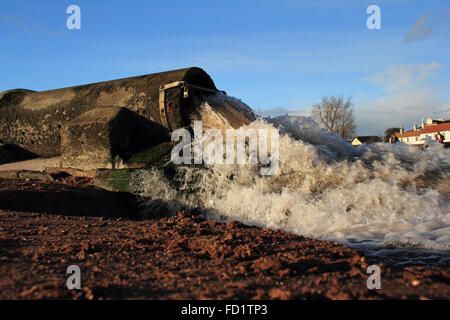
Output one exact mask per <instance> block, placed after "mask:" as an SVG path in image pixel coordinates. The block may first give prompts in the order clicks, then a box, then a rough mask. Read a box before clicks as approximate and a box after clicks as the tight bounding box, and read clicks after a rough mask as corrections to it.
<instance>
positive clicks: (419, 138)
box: [396, 118, 450, 146]
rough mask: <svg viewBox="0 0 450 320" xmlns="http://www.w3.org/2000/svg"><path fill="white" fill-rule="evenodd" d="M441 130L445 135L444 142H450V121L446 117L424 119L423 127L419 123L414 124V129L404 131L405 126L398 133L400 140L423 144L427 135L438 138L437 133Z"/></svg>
mask: <svg viewBox="0 0 450 320" xmlns="http://www.w3.org/2000/svg"><path fill="white" fill-rule="evenodd" d="M438 132H440V133H441V134H442V135H443V136H444V143H445V144H449V143H450V121H449V120H447V121H446V120H444V119H437V120H433V119H431V118H429V119H427V121H426V123H425V122H424V121H422V128H418V127H417V124H415V125H414V129H413V130H411V131H406V132H404V131H403V127H402V129H401V130H400V132H399V133H396V136H397V138H398V139H399V141H400V142H404V143H408V144H411V145H417V146H420V145H423V143H424V142H425V139H426V138H427V137H431V139H433V140H434V139H435V138H436V134H437V133H438Z"/></svg>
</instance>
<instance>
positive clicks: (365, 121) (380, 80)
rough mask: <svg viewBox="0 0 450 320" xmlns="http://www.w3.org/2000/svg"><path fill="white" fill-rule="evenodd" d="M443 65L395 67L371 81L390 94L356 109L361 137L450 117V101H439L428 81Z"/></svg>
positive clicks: (437, 93)
mask: <svg viewBox="0 0 450 320" xmlns="http://www.w3.org/2000/svg"><path fill="white" fill-rule="evenodd" d="M441 68H442V65H440V64H439V63H436V62H433V63H428V64H403V65H391V66H389V67H387V68H386V69H385V70H384V71H382V72H379V73H377V74H375V75H374V76H373V77H371V78H368V79H366V80H369V81H370V82H372V83H374V84H382V85H383V90H385V91H387V93H386V95H384V96H382V97H380V98H378V99H377V100H374V101H368V102H365V103H363V104H360V105H359V106H358V108H357V109H356V110H355V116H356V122H357V125H358V128H357V130H358V134H383V132H384V130H385V129H387V128H389V127H400V126H402V125H403V126H404V128H405V129H409V128H411V127H412V126H413V125H414V123H418V124H419V125H420V122H421V121H422V118H428V117H433V118H437V117H444V118H447V119H448V118H449V117H450V101H445V100H443V99H439V98H438V96H439V92H438V90H436V88H434V87H433V86H432V85H431V84H430V83H429V82H428V81H427V80H428V79H429V78H430V77H434V76H437V75H438V72H439V70H440V69H441Z"/></svg>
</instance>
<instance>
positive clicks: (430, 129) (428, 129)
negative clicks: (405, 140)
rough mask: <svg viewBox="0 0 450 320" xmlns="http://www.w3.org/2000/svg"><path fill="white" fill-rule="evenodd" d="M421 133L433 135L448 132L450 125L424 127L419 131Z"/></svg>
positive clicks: (441, 124)
mask: <svg viewBox="0 0 450 320" xmlns="http://www.w3.org/2000/svg"><path fill="white" fill-rule="evenodd" d="M420 131H421V133H433V132H438V131H450V123H440V124H433V125H431V126H425V128H423V129H422V130H420Z"/></svg>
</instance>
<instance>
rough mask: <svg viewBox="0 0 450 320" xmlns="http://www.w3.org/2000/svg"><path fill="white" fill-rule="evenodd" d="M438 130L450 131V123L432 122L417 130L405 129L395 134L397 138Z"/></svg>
mask: <svg viewBox="0 0 450 320" xmlns="http://www.w3.org/2000/svg"><path fill="white" fill-rule="evenodd" d="M438 131H439V132H440V131H450V123H440V124H433V125H430V126H425V128H423V129H420V130H417V131H406V132H404V133H400V132H397V133H396V134H395V135H396V136H397V138H407V137H415V136H418V135H420V134H422V133H435V132H438Z"/></svg>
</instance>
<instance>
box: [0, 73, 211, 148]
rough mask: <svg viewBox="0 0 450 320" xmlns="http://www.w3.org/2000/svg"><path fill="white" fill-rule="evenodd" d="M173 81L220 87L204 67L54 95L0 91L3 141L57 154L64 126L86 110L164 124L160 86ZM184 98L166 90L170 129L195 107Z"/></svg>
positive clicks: (182, 122)
mask: <svg viewBox="0 0 450 320" xmlns="http://www.w3.org/2000/svg"><path fill="white" fill-rule="evenodd" d="M175 81H186V82H187V83H189V84H193V85H197V86H202V87H206V88H210V89H213V90H215V89H216V87H215V85H214V82H213V81H212V79H211V78H210V77H209V75H208V74H207V73H206V72H204V71H203V70H202V69H199V68H187V69H180V70H175V71H169V72H162V73H155V74H150V75H144V76H139V77H133V78H126V79H120V80H113V81H106V82H100V83H94V84H89V85H83V86H77V87H70V88H64V89H57V90H51V91H43V92H33V91H30V90H23V89H18V90H9V91H6V92H3V93H0V140H2V141H3V142H4V143H10V144H15V145H18V146H20V147H22V148H23V149H25V150H28V151H31V152H33V153H36V154H38V155H41V156H51V155H59V154H61V135H60V131H61V128H62V126H63V125H64V124H65V123H67V122H70V121H71V120H73V119H75V118H76V117H78V116H79V115H81V114H83V113H84V112H86V111H89V110H91V109H94V108H98V107H108V106H118V107H125V108H128V109H130V110H132V111H134V112H136V113H137V114H139V115H141V116H142V117H144V118H146V119H148V120H150V121H153V122H154V123H156V124H159V125H162V126H164V123H163V122H162V121H161V117H160V111H159V88H160V87H161V86H162V85H166V84H168V83H172V82H175ZM182 94H183V93H182V91H181V90H180V88H173V89H169V90H167V91H166V105H170V114H169V115H167V119H168V124H169V127H170V128H171V129H174V128H178V127H180V126H184V125H187V124H188V123H187V122H188V118H189V115H190V114H191V113H192V112H193V111H194V110H193V109H195V106H194V104H193V103H192V99H193V98H194V95H190V96H189V98H187V99H185V98H184V97H183V96H182Z"/></svg>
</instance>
